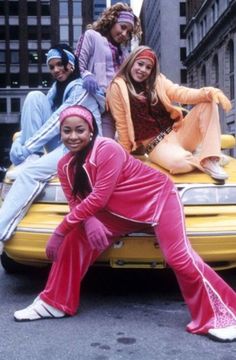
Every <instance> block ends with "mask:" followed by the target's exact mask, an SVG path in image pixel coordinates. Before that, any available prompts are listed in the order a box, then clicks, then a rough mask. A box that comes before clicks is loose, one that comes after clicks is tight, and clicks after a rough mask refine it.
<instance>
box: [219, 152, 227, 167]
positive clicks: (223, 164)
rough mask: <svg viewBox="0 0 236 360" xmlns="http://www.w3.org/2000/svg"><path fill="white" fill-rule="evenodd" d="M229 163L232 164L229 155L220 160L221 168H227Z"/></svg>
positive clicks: (221, 156)
mask: <svg viewBox="0 0 236 360" xmlns="http://www.w3.org/2000/svg"><path fill="white" fill-rule="evenodd" d="M229 162H230V157H229V156H228V155H225V154H221V155H220V160H219V164H220V166H226V165H228V163H229Z"/></svg>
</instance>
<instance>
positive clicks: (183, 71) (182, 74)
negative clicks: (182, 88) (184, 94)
mask: <svg viewBox="0 0 236 360" xmlns="http://www.w3.org/2000/svg"><path fill="white" fill-rule="evenodd" d="M180 81H181V84H186V83H187V70H186V69H181V70H180Z"/></svg>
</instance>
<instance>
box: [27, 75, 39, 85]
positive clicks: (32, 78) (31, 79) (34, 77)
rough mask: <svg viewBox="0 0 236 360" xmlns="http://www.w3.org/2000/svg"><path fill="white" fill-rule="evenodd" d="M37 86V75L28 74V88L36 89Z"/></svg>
mask: <svg viewBox="0 0 236 360" xmlns="http://www.w3.org/2000/svg"><path fill="white" fill-rule="evenodd" d="M38 86H39V74H37V73H35V74H29V87H30V88H32V87H38Z"/></svg>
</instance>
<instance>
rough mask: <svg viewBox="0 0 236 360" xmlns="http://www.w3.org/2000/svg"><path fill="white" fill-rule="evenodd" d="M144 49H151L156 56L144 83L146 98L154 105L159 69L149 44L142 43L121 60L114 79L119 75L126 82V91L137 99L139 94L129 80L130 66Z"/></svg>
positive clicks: (156, 98)
mask: <svg viewBox="0 0 236 360" xmlns="http://www.w3.org/2000/svg"><path fill="white" fill-rule="evenodd" d="M144 50H150V51H152V52H153V54H154V55H155V57H156V66H153V68H152V71H151V74H150V76H149V77H148V78H147V80H146V81H145V84H144V85H145V90H146V92H147V94H148V99H149V100H150V103H151V104H153V105H154V104H156V103H157V102H158V96H157V92H156V78H157V76H158V74H159V73H160V71H159V65H158V59H157V56H156V54H155V52H154V51H153V50H152V49H151V48H150V47H149V46H144V45H142V46H137V47H136V48H135V49H134V50H133V51H132V52H131V53H130V55H129V56H128V57H127V58H126V60H125V61H124V62H123V64H122V65H121V67H120V69H119V70H118V72H117V73H116V75H115V78H114V79H116V78H117V77H121V78H122V79H123V80H124V81H125V82H126V86H127V88H128V92H129V93H130V95H131V96H133V97H135V98H137V99H138V98H139V94H137V92H136V91H135V88H134V85H133V83H132V80H131V68H132V67H133V65H134V62H135V61H136V58H137V56H138V55H139V54H140V53H141V52H143V51H144Z"/></svg>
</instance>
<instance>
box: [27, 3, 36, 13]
mask: <svg viewBox="0 0 236 360" xmlns="http://www.w3.org/2000/svg"><path fill="white" fill-rule="evenodd" d="M27 13H28V16H37V2H35V1H27Z"/></svg>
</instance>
